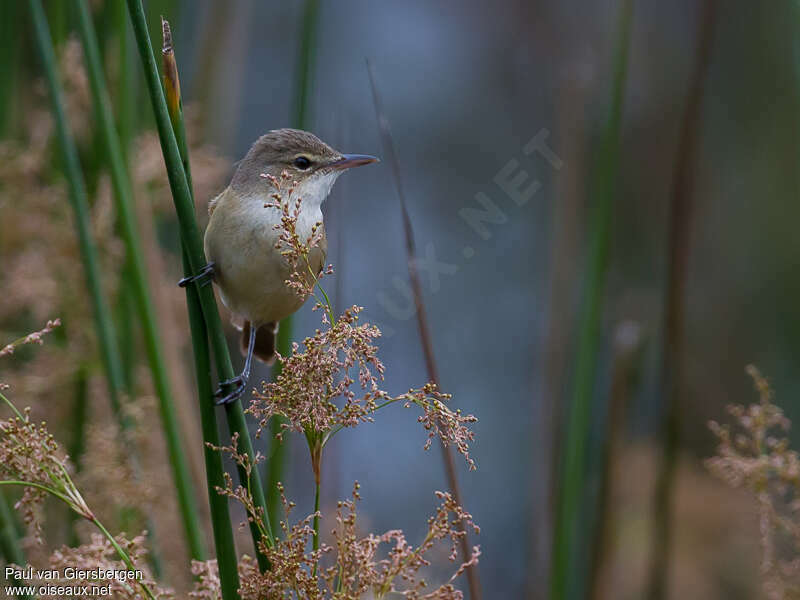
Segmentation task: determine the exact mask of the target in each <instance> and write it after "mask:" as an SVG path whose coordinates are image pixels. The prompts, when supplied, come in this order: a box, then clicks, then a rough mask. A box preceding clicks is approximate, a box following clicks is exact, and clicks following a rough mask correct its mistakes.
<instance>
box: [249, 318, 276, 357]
mask: <svg viewBox="0 0 800 600" xmlns="http://www.w3.org/2000/svg"><path fill="white" fill-rule="evenodd" d="M277 333H278V324H277V323H267V324H265V325H261V326H260V327H259V328H258V329H256V343H255V347H254V349H253V356H255V357H256V358H257V359H259V360H260V361H261V362H265V363H267V364H268V365H271V364H272V363H274V362H275V336H276V335H277ZM249 340H250V321H245V322H244V326H243V327H242V354H243V355H246V354H247V343H248V341H249Z"/></svg>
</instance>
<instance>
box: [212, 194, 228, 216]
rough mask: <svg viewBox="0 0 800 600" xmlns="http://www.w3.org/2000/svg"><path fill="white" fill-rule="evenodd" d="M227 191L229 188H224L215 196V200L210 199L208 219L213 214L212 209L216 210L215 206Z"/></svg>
mask: <svg viewBox="0 0 800 600" xmlns="http://www.w3.org/2000/svg"><path fill="white" fill-rule="evenodd" d="M229 189H230V188H225V189H224V190H223V191H222V192H221V193H220V194H217V196H216V197H215V198H212V199H211V200H209V201H208V216H209V217H210V216H211V215H212V214H213V212H214V209H215V208H217V204H219V201H220V200H222V198H223V196H225V194H226V193H227V192H228V190H229Z"/></svg>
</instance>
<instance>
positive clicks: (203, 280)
mask: <svg viewBox="0 0 800 600" xmlns="http://www.w3.org/2000/svg"><path fill="white" fill-rule="evenodd" d="M213 278H214V263H213V262H210V263H208V264H207V265H206V266H204V267H203V268H202V269H200V272H199V273H197V274H195V275H189V276H188V277H184V278H183V279H181V280H180V281H179V282H178V287H186V286H187V285H189V284H190V283H194V282H197V283H199V284H200V285H201V286H202V285H208V284H209V283H210V282H211V280H212V279H213Z"/></svg>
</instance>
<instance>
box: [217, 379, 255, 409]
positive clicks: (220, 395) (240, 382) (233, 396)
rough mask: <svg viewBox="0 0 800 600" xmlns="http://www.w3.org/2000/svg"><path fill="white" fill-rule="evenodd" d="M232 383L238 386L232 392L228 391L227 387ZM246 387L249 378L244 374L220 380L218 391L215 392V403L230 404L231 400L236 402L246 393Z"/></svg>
mask: <svg viewBox="0 0 800 600" xmlns="http://www.w3.org/2000/svg"><path fill="white" fill-rule="evenodd" d="M231 385H235V386H236V387H235V388H234V390H233V391H232V392H229V393H226V392H225V388H226V387H228V386H231ZM246 389H247V380H246V379H245V378H244V377H243V376H242V375H237V376H236V377H232V378H231V379H225V380H223V381H220V382H219V386H218V387H217V391H216V392H214V398H215V400H214V404H216V405H217V406H219V405H221V404H230V403H231V402H235V401H236V400H238V399H239V398H241V397H242V396H243V395H244V392H245V390H246Z"/></svg>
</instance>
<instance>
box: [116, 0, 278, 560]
mask: <svg viewBox="0 0 800 600" xmlns="http://www.w3.org/2000/svg"><path fill="white" fill-rule="evenodd" d="M127 3H128V13H129V15H130V17H131V24H132V25H133V33H134V37H135V38H136V46H137V48H138V50H139V57H140V59H141V62H142V66H143V67H144V73H145V78H146V81H147V90H148V93H149V96H150V101H151V104H152V107H153V112H154V115H155V119H156V126H157V128H158V136H159V140H160V142H161V151H162V153H163V155H164V162H165V166H166V168H167V177H168V179H169V185H170V190H171V191H172V199H173V202H174V205H175V212H176V213H177V215H178V223H179V225H180V231H181V243H182V247H183V250H184V252H185V256H186V263H187V264H186V265H185V266H186V267H188V269H185V270H184V272H185V274H186V275H192V274H195V273H197V272H199V271H200V269H201V268H202V267H203V266H204V265H205V264H206V258H205V254H204V252H203V242H202V238H201V236H200V229H199V227H198V226H197V220H196V219H195V215H194V203H193V201H192V196H191V192H190V190H189V186H188V183H187V180H186V173H185V171H184V167H183V163H182V160H181V156H180V150H179V149H178V143H177V140H176V138H175V132H174V131H173V130H172V125H171V123H170V117H169V111H168V109H167V104H166V100H165V98H164V92H163V90H162V88H161V82H160V81H159V75H158V67H157V66H156V61H155V57H154V56H153V48H152V46H151V44H150V37H149V34H148V30H147V22H146V19H145V13H144V7H143V6H142V2H141V0H127ZM195 289H196V290H197V295H198V297H199V299H200V306H201V308H202V311H203V318H204V320H205V323H206V329H207V332H208V336H209V340H210V342H211V350H212V353H213V357H214V361H215V365H216V370H217V376H218V377H219V378H220V379H229V378H232V377H233V375H234V373H233V365H232V363H231V357H230V353H229V351H228V343H227V340H226V339H225V333H224V331H223V328H222V320H221V319H220V316H219V311H218V309H217V302H216V299H215V298H214V292H213V290H212V289H211V287H210V286H204V285H195ZM225 411H226V416H227V420H228V429H229V430H230V431H231V433H238V434H239V444H240V449H241V450H242V451H243V452H244V453H245V454H247V455H248V456H249V457H250V461H251V463H252V464H255V452H254V451H253V444H252V440H251V438H250V432H249V430H248V427H247V421H246V419H245V416H244V411H243V410H242V404H241V401H239V400H237V401H235V402H231V403H229V404H226V405H225ZM238 472H239V481H240V483H241V484H242V485H244V486H249V489H250V492H251V494H252V496H253V501H254V502H255V505H256V507H257V509H258V510H260V511H262V512H263V514H265V515H266V514H268V511H267V503H266V500H265V498H264V490H263V487H262V485H261V478H260V474H259V472H258V470H257V469H253V470H252V473H251V475H250V477H249V478H248V475H247V472H246V471H245V470H244V469H242V468H239V469H238ZM265 520H266V519H265ZM265 525H266V527H267V533H268V539H266V540H264V542H265V543H266V544H267V545H268V546H269V545H271V544H272V543H273V542H272V532H271V530H270V526H269V522H268V521H267V523H265ZM250 531H251V535H252V536H253V543H254V545H255V547H256V556H257V558H258V562H259V566H260V568H261V569H262V570H265V569H266V568H268V566H269V562H268V561H267V559H266V557H265V556H264V555H263V554H262V553H261V552H259V551H258V543H259V542H260V541H261V535H260V532H259V531H258V530H257V528H254V527H251V528H250Z"/></svg>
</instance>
